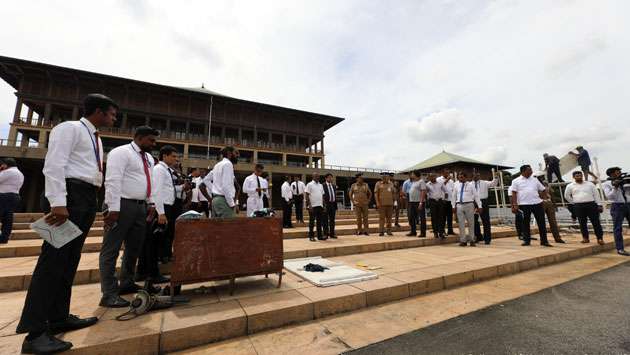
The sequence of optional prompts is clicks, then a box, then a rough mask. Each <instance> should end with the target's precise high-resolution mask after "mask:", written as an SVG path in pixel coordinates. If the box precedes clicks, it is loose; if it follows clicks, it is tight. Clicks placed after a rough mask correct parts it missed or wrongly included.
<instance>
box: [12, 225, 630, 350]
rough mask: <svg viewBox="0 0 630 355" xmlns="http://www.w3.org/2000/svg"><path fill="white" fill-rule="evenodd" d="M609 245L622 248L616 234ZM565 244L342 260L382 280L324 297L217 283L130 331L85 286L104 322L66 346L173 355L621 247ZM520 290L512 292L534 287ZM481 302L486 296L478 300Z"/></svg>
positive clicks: (256, 282)
mask: <svg viewBox="0 0 630 355" xmlns="http://www.w3.org/2000/svg"><path fill="white" fill-rule="evenodd" d="M605 238H606V239H608V240H610V239H612V238H611V236H610V235H607V236H606V237H605ZM565 239H566V240H567V244H561V245H555V247H554V248H544V247H539V246H531V247H521V246H520V243H519V241H518V240H517V239H516V238H504V239H498V240H495V242H494V243H493V244H492V245H488V246H486V245H481V246H478V247H476V248H470V247H466V248H461V247H458V246H456V245H439V246H429V247H423V248H410V249H404V250H389V251H382V252H375V253H370V254H364V255H348V256H340V257H333V258H331V259H332V260H335V261H339V262H343V263H346V264H347V265H352V266H355V267H358V265H370V266H377V267H380V268H379V269H376V270H375V272H377V273H378V274H379V278H378V279H375V280H370V281H364V282H357V283H352V284H345V285H338V286H332V287H325V288H320V287H314V286H312V285H311V284H309V283H308V282H305V281H302V280H301V279H298V278H297V277H295V276H293V275H291V274H289V273H287V274H286V275H285V277H284V282H283V285H282V287H281V288H276V287H275V286H276V283H277V280H276V278H275V277H273V276H271V277H270V278H265V277H264V276H262V277H248V278H243V279H238V280H237V282H236V291H235V293H234V295H230V294H229V284H228V283H227V282H208V283H205V286H207V288H204V289H199V288H198V287H199V286H200V285H199V284H198V285H190V286H185V287H184V288H183V293H184V294H186V295H188V296H189V297H190V298H191V302H190V303H189V304H186V305H179V306H175V307H173V308H170V309H165V310H160V311H154V312H151V313H149V314H146V315H143V316H140V317H138V318H135V319H133V320H130V321H126V322H119V321H116V320H115V317H116V316H117V315H119V314H121V313H123V312H125V311H126V310H124V309H122V310H121V309H103V308H100V307H98V300H99V297H100V292H99V286H98V285H85V286H79V287H75V291H74V297H73V304H72V306H71V312H73V313H78V314H81V315H82V316H85V315H89V314H94V315H97V316H99V317H100V321H99V322H98V323H97V324H96V325H95V326H92V327H90V328H86V329H82V330H78V331H74V332H69V333H66V334H63V335H62V337H63V339H64V340H67V341H71V342H72V343H73V344H74V348H73V349H72V350H71V351H70V353H72V352H76V353H82V354H83V353H108V354H109V353H165V352H173V351H178V350H183V349H188V348H191V347H194V346H198V345H202V344H208V343H212V342H216V341H220V340H225V339H231V338H236V337H241V336H245V335H248V334H254V333H258V332H261V331H264V330H270V329H275V328H279V327H283V326H286V325H290V324H297V323H303V322H308V321H312V320H320V319H328V318H326V317H329V316H332V315H336V314H342V313H346V312H351V311H355V310H360V309H364V308H366V307H373V306H377V305H382V304H384V303H388V302H393V301H399V300H403V299H407V298H410V297H414V296H418V295H422V294H429V293H433V292H437V291H441V290H444V289H452V288H455V287H459V286H462V285H469V284H472V283H477V282H482V281H486V280H490V279H493V278H497V277H504V276H507V275H513V274H517V273H521V272H524V271H527V270H533V269H536V268H539V267H542V266H547V265H551V264H555V263H560V262H565V261H567V260H571V259H577V258H581V257H584V256H590V255H592V254H595V253H599V252H601V251H605V250H609V249H611V248H613V243H612V242H608V243H607V244H606V245H605V246H599V245H597V244H590V245H584V244H581V243H580V242H579V241H580V239H581V238H580V236H578V235H570V236H565ZM628 241H630V238H629V239H628ZM610 257H611V258H613V257H615V256H614V255H611V256H610ZM619 258H621V257H619ZM520 282H521V283H520V284H514V283H512V284H511V286H509V285H508V286H509V287H517V288H518V287H522V286H524V285H523V284H522V281H520ZM24 295H25V293H24V292H12V293H6V294H3V295H2V300H3V305H6V310H5V311H4V312H3V315H2V319H3V320H4V322H5V325H4V326H3V327H2V328H0V349H3V353H7V354H10V353H15V352H17V351H19V345H20V344H21V341H22V339H23V338H24V336H23V335H13V334H14V330H15V326H16V324H17V321H18V318H19V314H20V310H21V306H22V304H23V299H24ZM476 297H477V298H479V297H483V296H480V295H478V294H477V295H476ZM452 302H453V300H452V299H447V300H442V301H441V302H435V303H433V304H432V305H431V307H432V308H430V309H427V310H426V312H430V311H431V309H433V308H435V307H444V308H440V309H443V310H444V311H445V310H447V309H450V308H449V307H454V306H455V304H454V303H452ZM370 329H372V328H370ZM350 331H355V330H350ZM278 341H282V340H278ZM234 350H237V349H233V350H232V351H234ZM223 353H226V352H223Z"/></svg>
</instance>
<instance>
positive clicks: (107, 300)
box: [98, 296, 129, 308]
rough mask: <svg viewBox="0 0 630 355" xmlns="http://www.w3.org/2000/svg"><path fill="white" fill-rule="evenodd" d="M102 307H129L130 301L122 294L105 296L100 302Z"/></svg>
mask: <svg viewBox="0 0 630 355" xmlns="http://www.w3.org/2000/svg"><path fill="white" fill-rule="evenodd" d="M98 305H99V306H101V307H108V308H123V307H129V302H128V301H127V300H125V299H124V298H122V297H120V296H112V297H103V298H101V302H100V303H99V304H98Z"/></svg>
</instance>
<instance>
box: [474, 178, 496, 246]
mask: <svg viewBox="0 0 630 355" xmlns="http://www.w3.org/2000/svg"><path fill="white" fill-rule="evenodd" d="M479 177H480V174H479V173H474V175H473V184H474V186H475V190H477V194H478V195H479V199H480V200H481V207H480V208H481V213H480V214H475V241H476V242H480V241H482V240H483V241H484V243H485V244H490V242H491V241H492V232H491V225H490V206H489V205H488V190H490V188H491V187H496V186H497V183H498V182H499V179H498V178H497V177H495V178H493V179H492V180H490V181H488V180H480V179H479ZM479 217H481V224H483V235H482V234H481V226H480V225H479Z"/></svg>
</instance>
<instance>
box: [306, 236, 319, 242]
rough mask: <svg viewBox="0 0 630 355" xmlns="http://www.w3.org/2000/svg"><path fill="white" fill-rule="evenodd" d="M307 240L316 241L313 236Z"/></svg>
mask: <svg viewBox="0 0 630 355" xmlns="http://www.w3.org/2000/svg"><path fill="white" fill-rule="evenodd" d="M308 240H310V241H311V242H316V241H317V239H315V238H313V237H310V238H308Z"/></svg>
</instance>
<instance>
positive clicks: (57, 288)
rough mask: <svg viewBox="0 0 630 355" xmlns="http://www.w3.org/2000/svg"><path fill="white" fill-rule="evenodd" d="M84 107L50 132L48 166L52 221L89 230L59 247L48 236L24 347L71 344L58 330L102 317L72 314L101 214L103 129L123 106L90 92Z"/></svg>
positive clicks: (25, 318)
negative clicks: (85, 252) (84, 255)
mask: <svg viewBox="0 0 630 355" xmlns="http://www.w3.org/2000/svg"><path fill="white" fill-rule="evenodd" d="M83 107H84V110H83V112H84V117H83V118H81V119H80V120H78V121H66V122H63V123H60V124H58V125H57V126H55V127H54V128H53V129H52V131H51V132H50V136H49V139H48V151H47V152H46V159H45V161H44V169H43V171H42V172H43V173H44V179H45V182H46V191H45V197H46V199H45V200H43V201H42V204H43V206H42V208H43V210H44V211H45V212H46V213H47V214H46V222H47V223H48V224H54V225H58V226H59V225H62V224H63V223H65V222H66V221H67V220H70V221H71V222H72V223H74V224H76V225H77V227H79V229H80V230H81V232H83V234H81V235H80V236H79V237H77V238H75V239H73V240H72V241H70V242H68V243H67V244H65V245H64V246H62V247H61V248H59V249H57V248H55V247H53V246H52V245H51V244H49V243H48V242H44V243H43V245H42V249H41V253H40V255H39V258H38V259H37V265H36V266H35V270H34V271H33V275H32V277H31V282H30V285H29V288H28V293H27V294H26V300H25V302H24V309H23V310H22V316H21V318H20V322H19V323H18V326H17V330H16V331H17V333H28V336H27V337H26V339H24V343H23V344H22V352H24V353H53V352H59V351H64V350H68V349H69V348H71V347H72V343H70V342H65V341H62V340H60V339H58V338H56V337H55V336H54V335H52V334H58V333H62V332H67V331H70V330H74V329H80V328H84V327H87V326H90V325H92V324H94V323H96V322H97V321H98V319H97V318H96V317H90V318H85V319H81V318H79V317H77V316H75V315H72V314H70V313H69V310H70V298H71V295H72V283H73V281H74V276H75V274H76V271H77V267H78V266H79V261H80V260H81V250H82V249H83V243H84V242H85V238H86V236H87V234H88V232H89V230H90V228H91V227H92V223H93V222H94V218H95V216H96V209H97V202H96V196H97V192H98V189H99V188H100V187H101V185H102V184H103V161H102V157H103V143H102V142H101V139H100V137H99V134H98V130H97V129H98V128H100V127H112V126H113V125H114V122H115V121H116V112H117V110H118V106H117V105H116V103H114V101H112V100H111V99H110V98H108V97H107V96H105V95H101V94H90V95H88V96H87V97H86V98H85V100H84V102H83Z"/></svg>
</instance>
